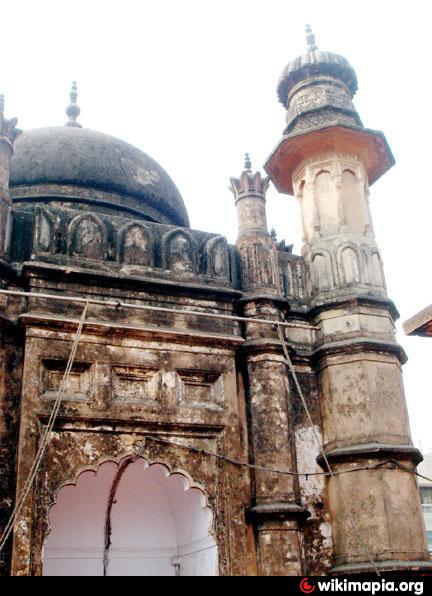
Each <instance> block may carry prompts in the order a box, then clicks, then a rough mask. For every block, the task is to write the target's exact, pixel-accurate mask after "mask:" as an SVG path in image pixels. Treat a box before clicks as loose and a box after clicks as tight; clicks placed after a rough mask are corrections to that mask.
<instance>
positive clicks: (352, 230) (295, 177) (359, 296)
mask: <svg viewBox="0 0 432 596" xmlns="http://www.w3.org/2000/svg"><path fill="white" fill-rule="evenodd" d="M356 91H357V78H356V74H355V72H354V70H353V68H352V67H351V66H350V65H349V63H348V62H347V60H346V59H345V58H343V57H341V56H338V55H335V54H332V53H328V52H321V51H319V50H318V49H317V46H316V43H315V37H314V35H313V33H312V31H311V29H310V27H308V28H307V53H306V54H305V55H304V56H301V57H300V58H297V59H296V60H294V61H293V62H291V63H290V64H289V65H288V66H287V67H286V69H285V70H284V72H283V74H282V77H281V79H280V81H279V86H278V95H279V99H280V101H281V103H282V104H283V105H284V107H285V108H286V110H287V127H286V129H285V131H284V135H283V138H282V140H281V141H280V143H279V144H278V145H277V147H276V149H275V150H274V151H273V153H272V154H271V156H270V157H269V159H268V161H267V163H266V165H265V169H266V171H267V173H268V174H269V175H270V176H271V179H272V181H273V183H274V184H275V186H276V188H277V189H278V190H279V191H280V192H282V193H286V194H290V195H293V194H294V195H295V196H296V197H297V198H298V200H299V201H300V205H301V211H302V219H303V235H304V244H303V256H304V259H305V261H306V264H307V266H308V268H309V269H310V272H311V288H312V293H311V304H310V320H311V323H313V324H314V325H317V326H319V327H320V328H321V331H320V332H318V340H317V342H316V344H315V345H314V346H312V362H313V364H314V367H315V370H316V374H317V377H318V379H319V384H320V400H321V413H322V418H323V434H324V450H325V453H326V456H327V458H328V460H329V463H330V465H331V467H332V469H333V471H334V472H335V473H339V472H345V471H347V470H350V469H352V468H359V467H363V468H364V467H371V468H373V469H370V470H364V471H356V472H353V473H349V474H342V475H338V476H336V477H335V478H332V479H331V480H329V481H328V482H329V484H328V493H329V502H330V511H331V517H332V524H333V543H334V568H333V572H334V573H357V572H368V571H372V572H374V571H377V569H379V570H380V571H384V572H385V571H386V570H398V571H403V570H414V569H420V570H425V569H430V568H431V563H430V562H429V556H428V553H427V547H426V540H425V533H424V525H423V519H422V514H421V507H420V498H419V491H418V487H417V482H416V478H415V476H414V474H412V473H409V472H407V471H406V470H407V469H408V470H410V469H413V468H414V467H415V466H416V465H417V464H418V463H419V461H420V460H421V455H420V453H419V452H418V450H416V449H415V448H414V447H413V445H412V441H411V436H410V430H409V423H408V416H407V409H406V403H405V396H404V389H403V382H402V375H401V365H402V364H403V363H404V361H405V355H404V352H403V350H402V349H401V348H400V347H399V346H398V344H397V343H396V340H395V336H394V319H395V317H396V316H397V311H396V309H395V307H394V306H393V304H392V302H390V301H389V300H388V298H387V294H386V287H385V281H384V275H383V271H382V264H381V256H380V252H379V249H378V246H377V244H376V241H375V236H374V230H373V226H372V221H371V215H370V210H369V187H370V186H371V185H372V184H373V183H374V182H375V181H376V180H377V179H378V178H380V176H382V175H383V174H384V173H385V172H386V171H387V170H388V169H389V168H390V167H391V166H392V165H393V164H394V159H393V156H392V154H391V151H390V149H389V146H388V144H387V142H386V139H385V137H384V135H383V134H382V133H381V132H377V131H374V130H369V129H366V128H364V127H363V125H362V122H361V120H360V118H359V116H358V114H357V112H356V110H355V107H354V105H353V102H352V99H353V97H354V95H355V93H356ZM320 463H321V464H322V465H323V467H325V466H324V462H323V461H320ZM402 468H404V469H402ZM326 471H327V470H326Z"/></svg>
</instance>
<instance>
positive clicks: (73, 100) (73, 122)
mask: <svg viewBox="0 0 432 596" xmlns="http://www.w3.org/2000/svg"><path fill="white" fill-rule="evenodd" d="M77 99H78V87H77V84H76V81H74V82H73V83H72V88H71V92H70V104H69V105H68V107H67V108H66V114H67V116H68V118H69V120H68V121H67V122H66V126H70V127H75V128H81V124H78V122H77V118H78V116H79V115H80V114H81V110H80V108H79V106H78V104H77Z"/></svg>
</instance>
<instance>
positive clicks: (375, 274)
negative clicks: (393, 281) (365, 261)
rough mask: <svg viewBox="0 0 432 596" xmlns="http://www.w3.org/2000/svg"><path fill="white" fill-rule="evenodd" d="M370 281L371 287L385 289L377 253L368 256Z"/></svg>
mask: <svg viewBox="0 0 432 596" xmlns="http://www.w3.org/2000/svg"><path fill="white" fill-rule="evenodd" d="M369 263H370V265H369V266H370V274H369V277H370V281H371V284H372V285H373V286H377V287H381V288H385V281H384V272H383V266H382V261H381V257H380V255H379V253H378V252H373V253H372V254H371V256H370V260H369Z"/></svg>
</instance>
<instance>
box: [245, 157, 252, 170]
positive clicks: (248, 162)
mask: <svg viewBox="0 0 432 596" xmlns="http://www.w3.org/2000/svg"><path fill="white" fill-rule="evenodd" d="M244 168H245V171H246V172H248V173H249V174H252V162H251V158H250V155H249V153H245V161H244Z"/></svg>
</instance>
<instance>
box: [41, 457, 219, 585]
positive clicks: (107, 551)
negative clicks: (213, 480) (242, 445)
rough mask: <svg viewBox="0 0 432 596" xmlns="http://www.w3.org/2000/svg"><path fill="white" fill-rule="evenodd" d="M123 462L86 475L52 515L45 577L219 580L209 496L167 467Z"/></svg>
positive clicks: (64, 492)
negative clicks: (144, 577) (148, 577)
mask: <svg viewBox="0 0 432 596" xmlns="http://www.w3.org/2000/svg"><path fill="white" fill-rule="evenodd" d="M125 461H126V460H124V461H123V462H120V464H119V465H117V464H115V463H112V462H108V463H105V464H103V465H102V466H101V467H100V468H99V469H98V471H97V472H94V471H87V472H83V473H82V474H81V475H80V476H79V478H78V480H77V483H76V484H75V485H73V486H70V485H69V486H65V487H63V488H62V489H61V491H60V493H59V496H58V499H57V503H56V504H55V505H54V506H53V507H52V509H51V513H50V516H49V519H50V526H51V531H50V534H49V536H48V538H47V540H46V543H45V547H44V553H43V575H45V576H103V575H108V576H175V575H180V576H215V575H218V553H217V545H216V541H215V539H214V537H213V536H212V534H211V529H212V522H213V515H212V511H211V509H210V507H208V504H207V499H206V497H205V495H204V493H203V492H202V491H201V490H199V489H198V488H194V487H191V486H190V483H189V481H188V479H187V478H186V477H185V476H183V475H181V474H178V473H176V474H172V475H170V473H169V471H168V470H167V468H166V467H165V466H162V465H160V464H154V465H151V466H149V465H148V463H147V462H146V461H145V460H143V459H137V460H136V461H133V462H129V463H128V464H127V466H126V467H125V466H124V462H125ZM122 466H123V469H122ZM119 470H120V473H119ZM119 477H120V480H119ZM116 480H119V482H118V486H117V488H116V489H115V490H114V491H113V486H115V483H116ZM110 502H111V509H110V507H109V503H110ZM107 520H108V526H107ZM107 527H108V528H109V530H108V534H109V540H108V547H107Z"/></svg>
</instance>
